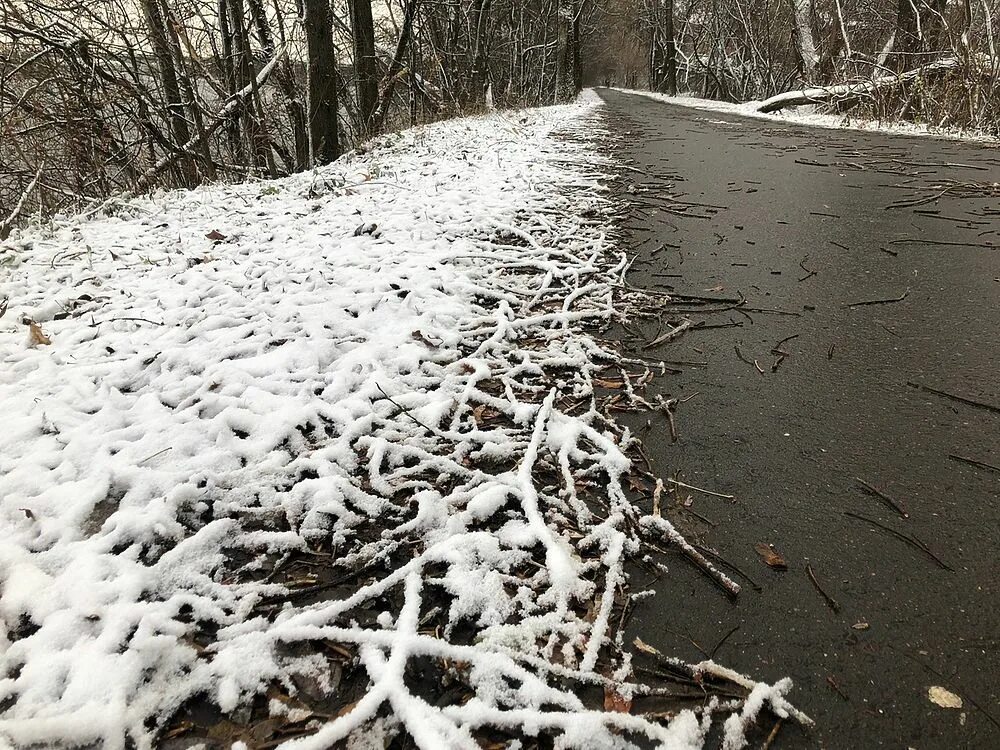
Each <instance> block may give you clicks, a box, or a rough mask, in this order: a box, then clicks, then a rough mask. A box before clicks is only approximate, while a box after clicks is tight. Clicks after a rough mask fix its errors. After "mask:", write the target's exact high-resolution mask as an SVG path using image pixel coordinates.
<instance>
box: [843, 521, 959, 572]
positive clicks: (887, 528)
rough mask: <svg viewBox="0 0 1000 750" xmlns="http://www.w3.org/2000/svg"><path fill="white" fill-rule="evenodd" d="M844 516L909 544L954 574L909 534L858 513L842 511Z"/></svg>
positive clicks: (944, 563)
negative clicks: (874, 527) (876, 528)
mask: <svg viewBox="0 0 1000 750" xmlns="http://www.w3.org/2000/svg"><path fill="white" fill-rule="evenodd" d="M844 515H845V516H848V517H849V518H856V519H858V520H859V521H864V522H865V523H869V524H871V525H872V526H877V527H878V528H880V529H882V530H883V531H886V532H888V533H890V534H892V535H893V536H894V537H896V538H897V539H899V540H900V541H903V542H905V543H906V544H909V545H910V546H911V547H913V548H914V549H916V550H919V551H921V552H923V553H924V554H925V555H927V556H928V557H929V558H931V559H932V560H933V561H934V562H936V563H937V564H938V565H940V566H941V567H942V568H944V569H945V570H947V571H950V572H954V569H953V568H952V567H951V566H949V565H948V564H947V563H946V562H945V561H944V560H942V559H941V558H940V557H938V556H937V555H935V554H934V553H933V552H932V551H931V550H930V548H929V547H928V546H927V545H926V544H924V543H923V542H921V541H920V540H919V539H917V538H916V537H913V536H910V535H909V534H904V533H903V532H902V531H897V530H896V529H894V528H892V527H891V526H886V525H885V524H884V523H880V522H879V521H876V520H875V519H873V518H868V517H867V516H862V515H860V514H858V513H852V512H851V511H849V510H848V511H844Z"/></svg>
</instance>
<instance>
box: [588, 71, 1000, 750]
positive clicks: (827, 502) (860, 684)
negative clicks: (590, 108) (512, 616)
mask: <svg viewBox="0 0 1000 750" xmlns="http://www.w3.org/2000/svg"><path fill="white" fill-rule="evenodd" d="M599 93H600V94H601V96H602V97H603V98H604V99H605V101H606V102H607V105H608V106H607V108H606V116H607V118H608V121H609V123H610V124H611V126H612V131H613V133H614V134H615V136H616V138H615V144H614V146H613V148H614V149H615V150H616V153H617V156H618V157H619V158H620V159H621V160H622V161H623V163H624V164H625V167H624V169H623V170H622V172H621V175H622V177H621V187H622V189H623V197H624V198H625V199H626V201H627V205H628V211H627V215H626V216H623V217H622V221H621V226H620V231H621V235H622V238H621V239H622V242H623V244H624V246H625V247H626V248H628V249H629V251H630V252H632V253H634V254H635V256H636V261H635V263H634V265H633V267H632V271H631V273H630V275H629V282H630V283H631V284H633V285H635V286H639V287H645V288H655V289H658V290H662V291H673V292H675V293H683V294H690V295H699V296H706V297H718V298H739V297H740V295H742V296H744V297H745V298H746V300H747V301H746V303H745V304H744V305H743V306H742V307H740V308H736V309H730V310H722V309H721V308H724V307H727V304H726V303H721V302H720V303H718V304H716V305H710V306H709V307H712V308H715V309H719V310H720V311H719V312H715V313H710V314H707V315H706V314H702V313H697V314H696V313H692V314H691V317H692V319H693V320H695V321H703V322H704V323H706V324H708V325H713V326H728V327H712V328H704V329H702V330H697V329H696V330H693V331H691V332H688V333H686V334H685V335H683V336H682V337H680V338H679V339H678V340H676V341H674V342H671V343H669V344H665V345H663V346H660V347H654V348H652V349H647V348H645V346H644V342H645V341H648V340H651V339H653V338H655V335H656V333H657V331H659V330H665V328H664V326H665V325H667V322H668V321H670V320H674V321H676V320H678V319H679V318H681V317H683V315H682V314H680V313H677V312H675V311H671V310H667V309H664V310H662V311H661V310H658V309H656V307H657V305H656V303H655V302H651V303H650V305H651V309H650V311H649V312H650V313H652V314H654V315H660V313H661V312H662V315H660V317H661V320H660V321H659V322H657V321H656V320H650V321H646V322H645V323H643V324H637V325H635V326H634V327H632V328H631V330H632V332H633V334H635V335H631V334H630V335H627V336H625V337H624V339H623V343H624V347H625V349H626V350H627V351H631V352H632V353H634V354H641V355H642V356H646V357H653V358H664V359H668V360H675V361H683V362H685V363H688V364H678V365H677V366H676V368H677V369H678V370H680V372H679V373H678V374H671V375H667V376H666V377H662V378H658V379H657V380H656V381H655V383H654V385H653V389H654V393H655V392H659V393H661V394H662V395H664V396H666V397H678V398H686V397H691V396H693V398H691V399H690V400H689V401H686V402H684V403H682V404H680V405H679V406H678V408H677V412H676V426H677V440H676V442H672V441H671V438H670V434H669V430H668V428H667V423H666V421H665V420H664V419H662V418H656V419H654V420H653V421H652V422H651V423H650V424H647V420H648V418H649V415H648V414H641V415H633V416H629V417H626V419H625V421H626V422H627V423H629V424H630V425H631V426H632V427H633V428H634V429H636V430H637V431H638V432H639V433H640V435H642V436H643V439H644V441H645V445H646V450H647V452H648V454H649V457H650V460H651V462H652V465H653V468H654V471H655V473H657V474H658V475H660V476H664V477H667V476H674V475H676V474H677V473H678V472H679V473H680V478H681V479H682V480H683V481H685V482H687V483H689V484H692V485H696V486H699V487H703V488H707V489H711V490H712V491H715V492H718V493H724V494H731V495H734V496H735V500H732V501H730V500H727V499H724V498H719V497H714V496H710V495H706V494H702V493H698V492H692V493H690V498H691V500H690V505H689V506H688V507H687V508H686V509H681V510H678V509H676V508H675V512H676V513H679V515H680V517H682V518H684V519H686V523H685V526H686V531H687V533H689V534H690V535H692V536H693V537H695V538H697V539H698V540H699V541H700V542H701V543H702V544H704V545H705V546H707V547H709V548H710V549H712V550H715V551H717V552H718V554H719V555H721V556H722V558H724V559H725V560H726V561H728V562H729V563H730V564H732V565H734V566H736V567H738V568H739V569H740V570H741V571H742V572H743V574H744V575H745V577H743V578H741V577H740V576H739V575H738V574H736V573H733V575H734V577H736V579H737V580H740V581H741V582H742V583H743V585H744V589H743V592H742V594H741V595H740V596H739V598H738V599H737V600H736V601H735V602H734V601H730V600H729V599H728V598H727V597H726V596H724V595H722V594H721V593H719V594H717V593H716V592H715V590H714V589H712V588H711V587H710V586H707V585H706V583H705V579H704V578H702V577H701V576H700V574H699V573H698V572H697V571H696V570H695V569H693V568H692V567H691V566H689V565H686V564H685V563H684V562H683V561H681V560H680V559H679V558H677V559H675V560H674V561H673V562H672V563H671V573H670V575H669V576H666V577H664V578H662V579H660V580H659V581H658V582H656V583H655V584H653V588H655V589H656V591H657V596H656V597H655V598H654V599H652V600H646V601H645V602H644V603H642V604H641V606H640V607H639V608H638V609H637V611H636V613H635V615H634V616H633V618H632V620H631V629H632V634H633V635H637V636H639V637H641V638H642V639H643V640H644V641H646V642H648V643H650V644H652V645H654V646H656V647H657V648H660V649H661V650H662V651H664V652H667V653H671V654H676V655H678V656H683V657H684V658H686V659H689V660H692V661H698V660H700V659H703V658H705V654H713V653H714V657H715V659H716V661H718V662H720V663H723V664H726V665H727V666H731V667H734V668H736V669H739V670H741V671H745V672H747V673H749V674H752V675H754V676H756V677H759V678H762V679H768V680H775V679H778V678H780V677H783V676H786V675H787V676H790V677H791V678H792V679H793V680H794V682H795V688H794V690H793V692H792V699H793V701H794V702H795V703H796V705H797V706H799V707H800V708H801V709H803V710H805V711H806V712H807V713H809V714H810V715H811V716H812V717H813V718H814V719H815V720H816V722H817V727H816V729H815V730H813V731H812V732H803V731H801V730H799V729H798V728H796V727H794V726H790V725H787V724H786V725H785V726H783V727H782V729H781V730H780V731H779V732H778V734H777V735H776V737H775V740H774V743H773V744H772V745H771V747H773V748H798V747H825V748H881V747H887V748H916V749H917V750H930V749H931V748H1000V651H998V647H1000V583H998V577H1000V472H998V471H996V470H993V469H990V468H984V467H982V466H975V465H972V464H969V463H966V462H963V461H961V460H958V459H955V458H952V457H951V456H959V457H962V458H967V459H972V460H974V461H980V462H982V463H985V464H989V465H992V466H994V467H1000V197H998V194H997V193H996V192H993V193H992V195H990V194H988V191H987V192H983V191H982V190H981V189H980V190H977V189H976V188H975V187H974V186H971V187H970V184H971V183H998V182H1000V149H997V148H996V147H989V146H979V145H971V144H966V143H959V142H954V141H946V140H939V139H931V138H912V137H903V136H889V135H879V134H872V133H861V132H856V131H846V130H844V131H837V130H823V129H814V128H808V127H804V126H800V125H794V124H785V123H781V122H765V121H760V120H751V119H744V118H740V117H736V116H731V115H727V114H718V113H713V112H707V111H700V110H694V109H689V108H684V107H679V106H675V105H669V104H664V103H662V102H656V101H653V100H650V99H647V98H644V97H640V96H635V95H628V94H623V93H619V92H615V91H610V90H600V92H599ZM941 191H946V192H944V194H943V195H941V196H940V197H939V198H937V199H935V200H930V201H928V202H926V203H922V204H920V205H910V206H900V207H897V208H888V206H890V204H893V203H897V204H899V203H906V202H913V201H917V200H923V199H925V198H932V197H933V196H934V195H936V194H938V193H941ZM941 243H947V244H941ZM894 299H898V300H899V301H893V302H889V301H886V302H882V303H880V304H864V305H855V306H852V305H853V304H854V303H859V302H873V301H876V300H894ZM691 309H692V310H695V309H697V308H696V307H694V306H693V307H692V308H691ZM674 310H676V307H675V308H674ZM776 311H780V312H776ZM788 337H794V338H788ZM786 338H787V339H788V340H786V341H785V342H784V343H781V344H780V345H779V346H776V344H778V342H779V341H780V340H782V339H786ZM737 349H738V350H739V351H738V352H737ZM782 352H784V353H786V356H784V357H782ZM779 359H780V360H781V362H780V364H778V365H777V369H776V370H775V369H774V366H775V364H776V363H777V362H778V360H779ZM758 368H759V369H758ZM760 370H763V372H760ZM921 386H922V387H923V388H922V387H921ZM925 388H930V389H935V390H937V391H942V392H945V393H948V394H951V395H953V396H959V397H961V398H965V399H968V400H970V401H974V402H976V405H974V404H970V403H966V402H963V401H957V400H954V399H952V398H948V397H946V396H943V395H939V394H937V393H934V392H931V391H929V390H925ZM990 407H992V408H990ZM858 480H862V481H864V482H866V483H868V484H869V485H871V486H872V487H875V488H876V489H878V490H880V491H881V492H883V493H884V494H885V495H886V496H887V497H889V498H891V500H892V502H894V503H895V504H897V505H899V506H900V507H901V508H902V509H903V511H904V512H905V513H907V514H908V517H906V518H904V517H902V515H901V514H900V512H899V511H897V510H896V509H895V508H893V507H891V505H890V503H889V501H886V500H883V499H881V498H879V497H877V496H876V495H873V494H871V493H869V492H867V491H865V490H864V489H863V488H862V487H861V485H860V484H859V482H858ZM685 497H686V493H685V494H684V495H681V496H680V498H678V504H681V503H682V502H683V500H684V498H685ZM846 513H852V514H856V516H861V517H862V518H858V517H854V516H849V515H845V514H846ZM695 514H697V515H695ZM873 522H877V524H881V525H882V526H881V527H880V526H878V525H876V523H873ZM882 527H887V528H888V529H892V530H894V531H896V532H898V533H899V534H901V535H903V536H905V537H907V539H909V540H914V541H915V543H913V542H911V541H906V540H904V539H902V538H901V537H900V536H896V535H894V534H893V533H892V532H890V531H887V530H886V528H882ZM759 543H765V544H772V545H774V549H775V550H776V551H777V552H778V553H779V554H780V555H781V557H783V558H784V560H785V561H786V563H787V567H788V569H787V570H785V571H779V570H773V569H771V568H769V567H768V566H767V565H766V564H765V563H764V561H763V558H762V556H761V554H760V553H759V552H758V551H756V550H755V545H758V544H759ZM921 543H922V544H923V545H924V547H923V548H921V546H920V544H921ZM935 558H937V560H936V559H935ZM938 560H940V563H939V562H938ZM942 564H943V565H944V566H947V569H946V568H945V567H942ZM807 566H808V570H811V571H812V574H813V576H814V577H815V579H816V582H817V584H818V586H819V588H821V589H822V590H823V591H824V592H825V593H826V595H827V596H829V597H830V598H832V599H833V600H835V601H836V604H837V610H836V611H835V610H834V609H833V607H832V606H831V604H830V603H828V602H827V601H826V600H825V599H824V596H823V594H821V593H820V591H819V590H818V589H817V586H816V585H814V583H813V582H812V581H811V580H810V577H809V573H808V570H807ZM748 579H750V580H752V581H753V583H751V582H750V580H748ZM641 583H642V582H641V581H640V582H639V584H641ZM639 584H637V585H639ZM754 584H756V585H757V586H759V590H756V589H755V587H754ZM727 634H729V636H728V638H724V637H725V636H726V635H727ZM931 686H942V687H945V688H947V689H948V690H950V691H952V692H954V693H956V694H958V695H959V696H960V697H961V698H962V700H963V707H962V708H961V709H946V708H942V707H939V706H937V705H935V704H934V703H932V702H931V701H930V700H929V699H928V688H929V687H931ZM770 729H771V725H770V723H768V725H767V726H765V727H763V728H762V730H761V733H760V736H759V737H758V738H757V739H758V743H759V742H762V741H763V740H764V737H765V736H766V735H767V734H768V733H769V732H770Z"/></svg>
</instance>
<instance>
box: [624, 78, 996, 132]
mask: <svg viewBox="0 0 1000 750" xmlns="http://www.w3.org/2000/svg"><path fill="white" fill-rule="evenodd" d="M616 91H621V92H623V93H626V94H637V95H639V96H645V97H647V98H649V99H656V100H657V101H661V102H667V103H668V104H678V105H680V106H682V107H691V108H692V109H702V110H707V111H710V112H724V113H726V114H732V115H739V116H740V117H753V118H756V119H759V120H770V121H771V122H776V121H777V122H792V123H798V124H800V125H811V126H813V127H817V128H829V129H833V130H865V131H868V132H873V133H889V134H893V135H910V136H929V137H932V138H947V139H951V140H961V141H973V142H976V143H1000V138H996V137H994V136H991V135H988V134H986V133H980V132H975V131H968V130H963V129H961V128H951V127H947V126H934V125H927V124H921V123H914V122H882V121H876V120H866V119H864V118H857V117H850V116H849V115H833V114H825V113H823V112H820V111H818V110H821V109H823V107H822V105H803V106H799V107H789V108H788V109H784V110H781V111H778V112H771V113H763V112H760V111H758V109H757V108H758V107H759V106H760V104H761V102H759V101H749V102H742V103H740V104H734V103H732V102H721V101H717V100H715V99H702V98H699V97H696V96H689V95H683V94H681V95H677V96H669V95H667V94H657V93H655V92H651V91H640V90H633V89H616Z"/></svg>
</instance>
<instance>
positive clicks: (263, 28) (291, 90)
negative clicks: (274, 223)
mask: <svg viewBox="0 0 1000 750" xmlns="http://www.w3.org/2000/svg"><path fill="white" fill-rule="evenodd" d="M247 5H248V6H249V7H250V15H251V16H253V21H254V26H256V28H257V41H258V42H260V46H261V49H262V50H264V54H266V55H267V56H268V57H269V58H271V57H274V53H275V49H276V47H275V44H274V35H273V34H272V33H271V26H270V25H269V24H268V19H267V14H266V13H265V12H264V6H263V4H262V3H261V0H247ZM274 80H275V81H276V82H277V84H278V88H280V89H281V93H282V96H284V97H285V112H286V113H287V114H288V121H289V124H290V125H291V128H292V142H293V143H294V146H295V160H294V165H293V166H294V168H295V169H296V170H301V169H305V168H306V166H307V165H308V163H309V137H308V136H307V135H306V114H305V111H304V107H303V106H302V101H301V100H300V99H299V96H298V92H297V90H296V88H295V76H294V75H293V73H292V69H291V66H290V65H289V64H288V61H287V58H286V59H285V60H282V62H281V64H279V65H278V67H277V69H276V70H275V71H274Z"/></svg>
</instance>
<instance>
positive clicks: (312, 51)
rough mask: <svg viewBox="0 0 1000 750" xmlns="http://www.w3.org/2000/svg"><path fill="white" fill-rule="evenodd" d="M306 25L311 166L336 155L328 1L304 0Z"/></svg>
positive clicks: (334, 67)
mask: <svg viewBox="0 0 1000 750" xmlns="http://www.w3.org/2000/svg"><path fill="white" fill-rule="evenodd" d="M302 5H303V11H304V16H305V17H304V18H303V21H304V24H305V28H306V54H307V58H308V59H307V63H306V76H307V78H308V81H309V102H308V107H307V112H308V120H309V156H310V162H311V164H312V165H313V166H315V165H319V164H329V163H330V162H332V161H334V160H335V159H336V158H337V156H338V155H339V153H338V152H339V143H338V140H337V139H338V128H337V60H336V56H335V54H334V49H333V26H332V23H331V17H330V4H329V2H328V0H303V2H302Z"/></svg>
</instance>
